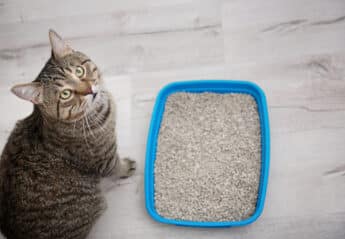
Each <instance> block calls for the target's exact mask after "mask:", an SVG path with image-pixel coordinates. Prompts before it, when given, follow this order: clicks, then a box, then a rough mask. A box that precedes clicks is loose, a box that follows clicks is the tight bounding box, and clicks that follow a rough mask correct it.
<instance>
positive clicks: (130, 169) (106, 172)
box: [97, 153, 136, 178]
mask: <svg viewBox="0 0 345 239" xmlns="http://www.w3.org/2000/svg"><path fill="white" fill-rule="evenodd" d="M97 168H98V172H99V174H100V175H102V176H103V177H109V176H110V177H114V178H128V177H130V176H132V175H133V174H134V173H135V169H136V163H135V161H134V160H131V159H130V158H120V157H119V155H118V154H116V153H115V156H114V157H113V158H111V159H108V160H102V161H101V165H100V166H99V167H97Z"/></svg>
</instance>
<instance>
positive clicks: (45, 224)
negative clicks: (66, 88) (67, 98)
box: [0, 115, 103, 238]
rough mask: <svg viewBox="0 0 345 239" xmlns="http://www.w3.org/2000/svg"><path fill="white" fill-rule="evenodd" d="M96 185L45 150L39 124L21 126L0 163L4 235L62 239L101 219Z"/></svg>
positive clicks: (30, 121) (30, 120) (35, 120)
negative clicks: (77, 229)
mask: <svg viewBox="0 0 345 239" xmlns="http://www.w3.org/2000/svg"><path fill="white" fill-rule="evenodd" d="M97 182H98V181H97V179H94V178H92V177H90V176H88V175H83V174H81V173H79V172H78V171H77V170H74V169H73V168H71V167H69V166H68V165H66V164H65V162H64V161H63V159H62V158H60V157H59V156H57V155H54V153H53V152H51V151H49V150H47V149H46V148H45V147H44V144H43V142H42V138H41V134H40V119H38V118H37V117H35V116H34V115H31V116H29V117H28V118H26V119H24V120H21V121H18V123H17V124H16V126H15V128H14V130H13V131H12V133H11V135H10V137H9V139H8V142H7V144H6V145H5V148H4V150H3V153H2V155H1V161H0V228H1V231H2V232H3V233H4V235H5V236H7V237H8V238H64V233H71V232H70V231H69V230H71V229H72V228H75V227H76V226H77V225H80V224H87V223H88V222H91V219H92V217H96V216H98V215H99V214H100V211H101V208H100V205H102V204H103V198H102V197H101V195H100V193H99V192H98V188H97ZM74 233H82V232H74ZM38 235H39V236H38Z"/></svg>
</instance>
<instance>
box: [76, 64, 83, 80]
mask: <svg viewBox="0 0 345 239" xmlns="http://www.w3.org/2000/svg"><path fill="white" fill-rule="evenodd" d="M84 73H85V70H84V68H83V67H81V66H77V68H76V69H75V74H76V76H78V77H82V76H84Z"/></svg>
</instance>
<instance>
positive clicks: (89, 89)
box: [83, 86, 93, 95]
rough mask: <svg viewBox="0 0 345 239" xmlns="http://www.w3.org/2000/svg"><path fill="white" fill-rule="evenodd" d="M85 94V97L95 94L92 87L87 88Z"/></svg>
mask: <svg viewBox="0 0 345 239" xmlns="http://www.w3.org/2000/svg"><path fill="white" fill-rule="evenodd" d="M83 93H84V94H83V95H90V94H93V91H92V87H91V86H89V87H87V88H86V90H85V91H84V92H83Z"/></svg>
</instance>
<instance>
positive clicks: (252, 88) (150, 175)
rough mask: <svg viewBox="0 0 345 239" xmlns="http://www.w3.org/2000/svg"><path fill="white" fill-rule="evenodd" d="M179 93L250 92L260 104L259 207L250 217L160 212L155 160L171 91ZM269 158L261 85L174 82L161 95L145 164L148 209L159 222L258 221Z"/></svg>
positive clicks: (209, 224)
mask: <svg viewBox="0 0 345 239" xmlns="http://www.w3.org/2000/svg"><path fill="white" fill-rule="evenodd" d="M177 92H189V93H202V92H212V93H242V94H249V95H251V96H252V97H253V98H254V99H255V101H256V103H257V108H258V114H259V117H260V125H261V174H260V184H259V191H258V199H257V202H256V209H255V212H254V214H253V215H252V216H250V217H249V218H247V219H245V220H242V221H226V222H196V221H185V220H174V219H168V218H164V217H162V216H161V215H159V214H158V213H157V211H156V209H155V202H154V190H155V188H154V163H155V159H156V147H157V139H158V135H159V130H160V124H161V120H162V116H163V114H164V107H165V102H166V100H167V98H168V96H169V95H170V94H173V93H177ZM269 161H270V133H269V119H268V110H267V103H266V97H265V94H264V92H263V91H262V90H261V88H260V87H258V86H257V85H256V84H254V83H251V82H247V81H233V80H196V81H182V82H174V83H170V84H168V85H166V86H165V87H163V88H162V89H161V90H160V92H159V94H158V96H157V99H156V103H155V106H154V109H153V113H152V119H151V124H150V128H149V132H148V138H147V146H146V166H145V199H146V209H147V212H148V213H149V215H150V216H151V217H152V218H153V219H154V220H156V221H158V222H161V223H166V224H173V225H178V226H192V227H233V226H244V225H247V224H250V223H252V222H254V221H255V220H257V218H258V217H259V216H260V215H261V213H262V211H263V208H264V203H265V196H266V189H267V183H268V173H269Z"/></svg>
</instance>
